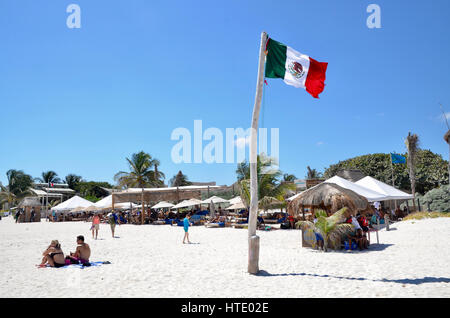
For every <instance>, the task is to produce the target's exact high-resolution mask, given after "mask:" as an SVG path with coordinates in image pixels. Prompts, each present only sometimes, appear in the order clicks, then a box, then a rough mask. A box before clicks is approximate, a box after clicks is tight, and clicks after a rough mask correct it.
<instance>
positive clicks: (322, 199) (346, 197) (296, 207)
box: [289, 182, 369, 215]
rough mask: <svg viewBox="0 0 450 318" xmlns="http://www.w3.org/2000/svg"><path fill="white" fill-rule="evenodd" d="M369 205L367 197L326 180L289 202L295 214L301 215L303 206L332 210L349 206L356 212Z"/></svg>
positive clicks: (290, 208)
mask: <svg viewBox="0 0 450 318" xmlns="http://www.w3.org/2000/svg"><path fill="white" fill-rule="evenodd" d="M368 206H369V202H368V201H367V199H366V198H364V197H363V196H361V195H359V194H357V193H356V192H354V191H352V190H349V189H345V188H343V187H341V186H338V185H337V184H334V183H327V182H324V183H321V184H318V185H316V186H314V187H312V188H310V189H308V190H306V191H303V192H302V193H300V194H299V195H298V196H297V197H296V198H295V199H293V200H292V201H291V202H290V203H289V210H290V211H291V213H293V214H294V215H299V214H300V213H301V208H302V207H307V208H325V209H327V210H330V211H331V212H336V211H338V210H339V209H341V208H343V207H347V208H349V210H351V211H352V212H353V213H356V211H358V210H359V211H363V210H366V209H367V207H368Z"/></svg>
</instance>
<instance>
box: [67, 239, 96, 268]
mask: <svg viewBox="0 0 450 318" xmlns="http://www.w3.org/2000/svg"><path fill="white" fill-rule="evenodd" d="M77 244H78V246H77V248H76V250H75V253H70V255H67V256H66V260H69V261H70V263H71V264H83V265H85V264H89V257H91V248H90V247H89V245H88V244H86V243H84V236H83V235H78V236H77Z"/></svg>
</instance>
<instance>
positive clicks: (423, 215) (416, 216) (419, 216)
mask: <svg viewBox="0 0 450 318" xmlns="http://www.w3.org/2000/svg"><path fill="white" fill-rule="evenodd" d="M448 217H450V213H448V212H447V213H445V212H416V213H412V214H410V215H408V216H406V217H405V218H403V221H409V220H423V219H434V218H448Z"/></svg>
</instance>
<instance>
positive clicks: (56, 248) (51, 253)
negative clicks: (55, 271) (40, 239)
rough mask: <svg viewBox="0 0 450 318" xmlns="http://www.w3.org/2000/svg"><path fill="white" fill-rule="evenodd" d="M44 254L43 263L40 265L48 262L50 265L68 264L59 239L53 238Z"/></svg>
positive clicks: (60, 265)
mask: <svg viewBox="0 0 450 318" xmlns="http://www.w3.org/2000/svg"><path fill="white" fill-rule="evenodd" d="M42 255H43V256H44V257H43V258H42V262H41V264H39V266H41V267H43V266H45V265H46V264H49V265H50V267H56V268H59V267H63V266H65V265H66V263H65V261H64V253H63V251H62V249H61V244H59V242H58V240H53V241H52V242H51V243H50V245H49V246H48V247H47V249H46V250H45V251H44V253H42Z"/></svg>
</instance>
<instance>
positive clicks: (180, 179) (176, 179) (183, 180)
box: [169, 170, 192, 187]
mask: <svg viewBox="0 0 450 318" xmlns="http://www.w3.org/2000/svg"><path fill="white" fill-rule="evenodd" d="M191 184H192V183H191V182H190V181H189V180H188V177H187V176H186V175H184V174H183V173H182V172H181V170H180V171H178V173H177V174H176V175H175V176H173V177H172V178H171V179H170V180H169V185H170V186H171V187H182V186H188V185H191Z"/></svg>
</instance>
